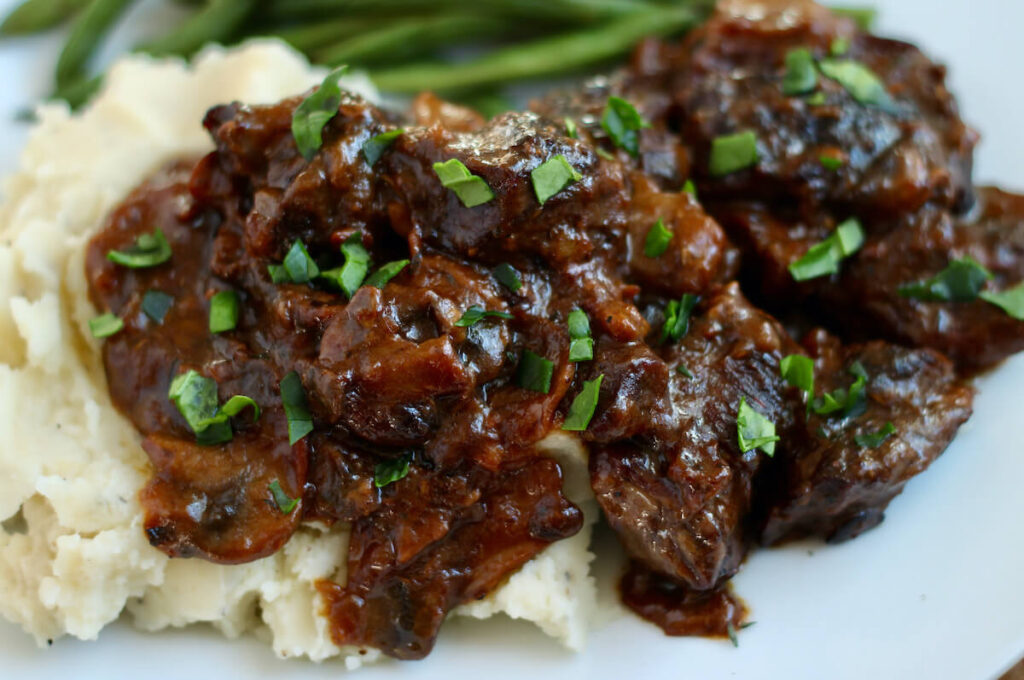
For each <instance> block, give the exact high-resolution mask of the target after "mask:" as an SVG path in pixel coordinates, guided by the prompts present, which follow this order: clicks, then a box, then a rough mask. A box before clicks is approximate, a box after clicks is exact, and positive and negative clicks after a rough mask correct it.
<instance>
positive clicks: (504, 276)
mask: <svg viewBox="0 0 1024 680" xmlns="http://www.w3.org/2000/svg"><path fill="white" fill-rule="evenodd" d="M494 278H496V279H498V283H500V284H501V285H503V286H505V287H506V288H508V289H509V290H510V291H512V292H513V293H515V292H517V291H518V290H519V289H520V288H522V287H523V279H522V278H521V277H520V276H519V272H518V271H516V268H515V267H513V266H512V265H510V264H509V263H507V262H503V263H501V264H499V265H498V266H497V267H495V268H494Z"/></svg>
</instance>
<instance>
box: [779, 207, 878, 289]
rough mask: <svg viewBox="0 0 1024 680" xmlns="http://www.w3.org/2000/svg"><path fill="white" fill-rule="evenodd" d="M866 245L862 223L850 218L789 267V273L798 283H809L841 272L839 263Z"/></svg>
mask: <svg viewBox="0 0 1024 680" xmlns="http://www.w3.org/2000/svg"><path fill="white" fill-rule="evenodd" d="M862 245H864V230H863V229H862V228H861V226H860V222H859V221H858V220H856V219H855V218H852V217H851V218H850V219H848V220H846V221H845V222H843V223H842V224H840V225H839V226H838V227H836V230H835V231H834V232H832V234H831V235H830V236H829V237H828V238H826V239H825V240H824V241H822V242H821V243H817V244H815V245H813V246H811V247H810V249H808V251H807V252H806V253H805V254H804V256H803V257H801V258H800V259H799V260H797V261H796V262H794V263H792V264H791V265H789V273H790V274H791V275H792V276H793V278H794V279H795V280H796V281H807V280H809V279H816V278H818V277H819V276H828V275H831V274H835V273H837V272H838V271H839V263H840V262H842V261H843V260H844V259H845V258H847V257H849V256H850V255H852V254H854V253H855V252H857V251H858V250H860V247H861V246H862Z"/></svg>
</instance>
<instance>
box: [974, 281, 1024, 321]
mask: <svg viewBox="0 0 1024 680" xmlns="http://www.w3.org/2000/svg"><path fill="white" fill-rule="evenodd" d="M979 297H980V298H981V299H982V300H984V301H985V302H988V303H990V304H993V305H995V306H996V307H999V308H1000V309H1002V310H1003V311H1004V312H1006V313H1007V314H1009V315H1010V316H1012V317H1013V318H1014V319H1017V321H1024V281H1022V282H1021V283H1018V284H1017V285H1016V286H1014V287H1013V288H1008V289H1006V290H1004V291H1002V292H998V293H997V292H993V291H988V290H983V291H982V292H981V294H980V295H979Z"/></svg>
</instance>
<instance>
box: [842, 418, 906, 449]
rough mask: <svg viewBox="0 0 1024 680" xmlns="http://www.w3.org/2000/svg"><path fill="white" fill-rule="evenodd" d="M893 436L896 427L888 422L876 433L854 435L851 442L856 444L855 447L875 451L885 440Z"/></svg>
mask: <svg viewBox="0 0 1024 680" xmlns="http://www.w3.org/2000/svg"><path fill="white" fill-rule="evenodd" d="M894 434H896V426H895V425H893V424H892V423H891V422H890V423H886V424H885V425H884V426H883V427H882V429H880V430H878V432H868V433H867V434H857V435H854V436H853V440H854V441H855V442H857V446H860V447H863V448H866V449H876V448H878V447H879V446H881V445H882V443H883V442H884V441H885V440H886V439H888V438H889V437H891V436H892V435H894Z"/></svg>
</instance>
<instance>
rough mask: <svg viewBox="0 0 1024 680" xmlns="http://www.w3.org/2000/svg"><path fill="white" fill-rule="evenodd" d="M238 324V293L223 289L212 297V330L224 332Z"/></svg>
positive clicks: (213, 331)
mask: <svg viewBox="0 0 1024 680" xmlns="http://www.w3.org/2000/svg"><path fill="white" fill-rule="evenodd" d="M237 325H238V293H236V292H235V291H233V290H222V291H220V292H219V293H217V294H216V295H214V296H213V298H211V299H210V332H211V333H223V332H225V331H230V330H234V328H235V326H237Z"/></svg>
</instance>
